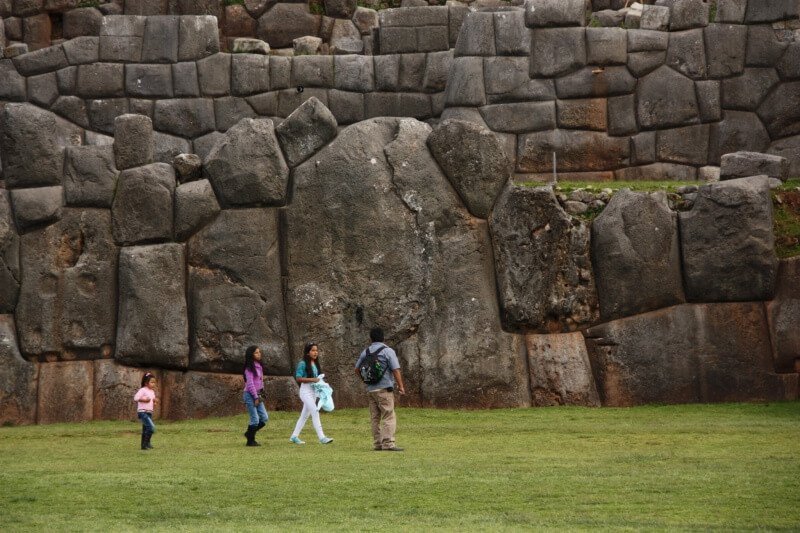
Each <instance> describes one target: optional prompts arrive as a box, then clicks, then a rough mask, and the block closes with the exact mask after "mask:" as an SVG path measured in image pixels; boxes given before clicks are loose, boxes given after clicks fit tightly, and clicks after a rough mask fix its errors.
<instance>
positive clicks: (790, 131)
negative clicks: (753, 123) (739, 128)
mask: <svg viewBox="0 0 800 533" xmlns="http://www.w3.org/2000/svg"><path fill="white" fill-rule="evenodd" d="M758 116H759V117H760V118H761V120H762V121H763V122H764V125H765V126H766V127H767V130H768V131H769V133H770V135H771V136H772V137H773V138H776V139H777V138H781V137H789V136H791V135H797V134H798V133H800V81H796V82H791V83H782V84H780V85H779V86H778V87H777V88H776V89H775V90H774V91H772V92H771V93H770V94H769V96H767V98H766V99H765V100H764V101H763V103H762V104H761V105H760V106H759V108H758Z"/></svg>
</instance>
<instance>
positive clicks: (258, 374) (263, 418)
mask: <svg viewBox="0 0 800 533" xmlns="http://www.w3.org/2000/svg"><path fill="white" fill-rule="evenodd" d="M242 374H243V375H244V392H243V393H242V400H244V405H245V407H247V413H248V414H249V415H250V424H249V425H248V426H247V431H245V432H244V436H245V437H246V438H247V444H246V445H247V446H261V445H260V444H259V443H257V442H256V432H258V430H259V429H261V428H263V427H264V426H265V425H267V421H268V420H269V415H268V414H267V409H266V408H265V407H264V402H263V401H262V400H261V395H262V393H263V391H264V370H263V369H262V368H261V349H260V348H259V347H258V346H250V347H249V348H247V350H246V351H245V353H244V370H243V371H242Z"/></svg>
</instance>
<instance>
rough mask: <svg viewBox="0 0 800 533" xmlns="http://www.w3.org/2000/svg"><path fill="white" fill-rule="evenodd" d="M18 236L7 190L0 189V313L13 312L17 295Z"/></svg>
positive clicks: (18, 274)
mask: <svg viewBox="0 0 800 533" xmlns="http://www.w3.org/2000/svg"><path fill="white" fill-rule="evenodd" d="M19 276H20V272H19V236H18V235H17V229H16V228H15V227H14V217H13V213H12V211H11V202H10V200H9V198H8V192H7V191H0V313H3V314H5V313H13V312H14V308H16V306H17V298H18V297H19V283H20V280H19Z"/></svg>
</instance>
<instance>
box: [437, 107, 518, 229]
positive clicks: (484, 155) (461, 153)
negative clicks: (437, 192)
mask: <svg viewBox="0 0 800 533" xmlns="http://www.w3.org/2000/svg"><path fill="white" fill-rule="evenodd" d="M428 147H429V148H430V151H431V154H433V157H434V158H435V159H436V162H437V163H439V165H440V166H441V168H442V170H443V171H444V173H445V175H446V176H447V178H448V179H449V180H450V183H451V184H452V185H453V188H455V190H456V191H457V192H458V194H459V196H461V198H462V200H463V202H464V204H465V205H466V206H467V209H469V211H470V213H472V214H473V215H474V216H476V217H479V218H487V217H488V216H489V214H490V213H491V211H492V206H493V205H494V202H495V200H496V199H497V196H498V195H499V194H500V191H501V190H502V189H503V186H504V185H505V184H506V182H507V181H508V179H509V177H510V176H511V171H512V166H511V162H510V161H509V160H508V157H506V154H505V151H504V150H503V145H502V143H501V142H500V139H498V138H497V136H496V135H495V134H494V133H492V132H491V131H490V130H488V129H486V128H482V127H480V126H478V125H475V124H472V123H470V122H465V121H461V120H445V121H443V122H442V123H441V124H439V125H438V126H437V127H436V128H435V129H434V130H433V133H431V135H430V137H429V138H428Z"/></svg>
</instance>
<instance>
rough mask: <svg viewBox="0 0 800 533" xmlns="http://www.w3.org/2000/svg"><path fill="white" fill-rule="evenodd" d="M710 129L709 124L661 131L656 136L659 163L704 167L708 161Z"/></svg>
mask: <svg viewBox="0 0 800 533" xmlns="http://www.w3.org/2000/svg"><path fill="white" fill-rule="evenodd" d="M709 138H710V127H709V125H708V124H700V125H697V126H687V127H685V128H674V129H669V130H660V131H658V132H657V134H656V156H657V157H658V160H659V161H666V162H669V163H682V164H687V165H703V164H705V163H706V162H707V161H708V147H709Z"/></svg>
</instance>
